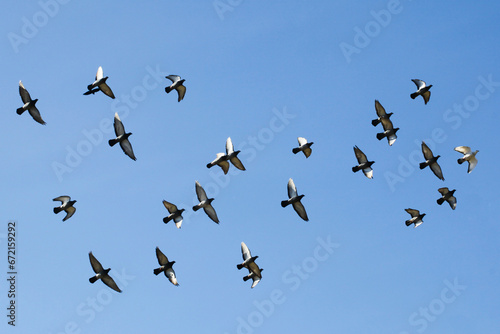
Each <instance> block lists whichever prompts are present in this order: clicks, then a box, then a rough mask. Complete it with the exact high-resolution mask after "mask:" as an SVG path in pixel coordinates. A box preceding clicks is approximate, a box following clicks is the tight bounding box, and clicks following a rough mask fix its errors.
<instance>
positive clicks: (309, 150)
mask: <svg viewBox="0 0 500 334" xmlns="http://www.w3.org/2000/svg"><path fill="white" fill-rule="evenodd" d="M302 152H304V155H305V156H306V158H309V156H310V155H311V153H312V149H311V148H310V147H308V148H305V149H304V150H303V151H302Z"/></svg>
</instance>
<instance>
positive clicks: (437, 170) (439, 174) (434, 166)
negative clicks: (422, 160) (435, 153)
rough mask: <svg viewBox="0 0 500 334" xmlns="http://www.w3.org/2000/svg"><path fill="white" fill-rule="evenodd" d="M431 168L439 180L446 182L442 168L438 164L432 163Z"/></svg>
mask: <svg viewBox="0 0 500 334" xmlns="http://www.w3.org/2000/svg"><path fill="white" fill-rule="evenodd" d="M429 167H430V168H431V169H432V172H433V173H434V175H436V176H437V177H438V179H440V180H443V181H444V177H443V171H442V170H441V166H439V164H438V163H437V162H433V163H431V164H430V165H429Z"/></svg>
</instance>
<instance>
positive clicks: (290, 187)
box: [287, 178, 297, 198]
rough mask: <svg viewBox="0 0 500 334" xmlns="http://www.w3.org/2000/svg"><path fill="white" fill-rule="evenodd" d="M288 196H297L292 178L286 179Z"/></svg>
mask: <svg viewBox="0 0 500 334" xmlns="http://www.w3.org/2000/svg"><path fill="white" fill-rule="evenodd" d="M287 189H288V198H293V197H295V196H297V187H295V183H293V180H292V178H290V179H289V180H288V186H287Z"/></svg>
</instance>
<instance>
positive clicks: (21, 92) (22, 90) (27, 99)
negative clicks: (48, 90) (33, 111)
mask: <svg viewBox="0 0 500 334" xmlns="http://www.w3.org/2000/svg"><path fill="white" fill-rule="evenodd" d="M19 95H21V100H23V103H28V102H30V101H31V96H30V93H28V91H27V90H26V88H24V85H23V83H22V82H21V81H20V80H19Z"/></svg>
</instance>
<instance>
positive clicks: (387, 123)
mask: <svg viewBox="0 0 500 334" xmlns="http://www.w3.org/2000/svg"><path fill="white" fill-rule="evenodd" d="M380 122H381V123H382V127H383V128H384V131H387V130H392V129H394V125H392V121H391V120H390V119H389V118H382V119H381V120H380Z"/></svg>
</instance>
